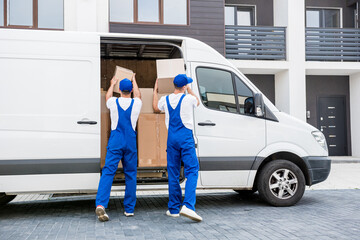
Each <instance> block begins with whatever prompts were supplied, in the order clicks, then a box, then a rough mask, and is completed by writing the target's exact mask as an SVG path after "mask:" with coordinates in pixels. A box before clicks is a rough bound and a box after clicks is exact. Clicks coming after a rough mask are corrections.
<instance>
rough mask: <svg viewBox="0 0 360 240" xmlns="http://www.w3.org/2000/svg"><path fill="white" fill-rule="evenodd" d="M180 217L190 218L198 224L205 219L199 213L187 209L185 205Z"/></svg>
mask: <svg viewBox="0 0 360 240" xmlns="http://www.w3.org/2000/svg"><path fill="white" fill-rule="evenodd" d="M180 215H181V216H184V217H187V218H190V219H191V220H194V221H196V222H201V221H202V220H203V219H202V217H200V216H199V215H197V213H196V212H195V211H193V210H191V209H189V208H187V207H186V206H185V205H184V206H183V207H182V208H181V211H180Z"/></svg>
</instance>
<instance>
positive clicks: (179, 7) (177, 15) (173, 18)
mask: <svg viewBox="0 0 360 240" xmlns="http://www.w3.org/2000/svg"><path fill="white" fill-rule="evenodd" d="M163 1H164V24H182V25H186V24H187V0H183V1H178V0H176V1H175V0H163Z"/></svg>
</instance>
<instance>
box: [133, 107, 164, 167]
mask: <svg viewBox="0 0 360 240" xmlns="http://www.w3.org/2000/svg"><path fill="white" fill-rule="evenodd" d="M137 127H138V134H137V136H138V162H139V164H138V166H139V167H153V166H157V165H159V163H158V128H157V114H153V113H151V114H140V116H139V119H138V124H137Z"/></svg>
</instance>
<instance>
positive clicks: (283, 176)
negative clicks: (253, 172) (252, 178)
mask: <svg viewBox="0 0 360 240" xmlns="http://www.w3.org/2000/svg"><path fill="white" fill-rule="evenodd" d="M259 174H260V175H259V178H258V190H259V194H260V197H261V198H262V199H264V200H265V201H266V202H268V203H269V204H271V205H273V206H276V207H287V206H292V205H294V204H296V203H297V202H298V201H299V200H300V199H301V198H302V196H303V195H304V191H305V177H304V174H303V173H302V171H301V169H300V168H299V167H298V166H297V165H295V164H294V163H292V162H290V161H287V160H275V161H271V162H269V163H268V164H266V165H265V166H264V167H263V168H262V169H261V171H260V173H259Z"/></svg>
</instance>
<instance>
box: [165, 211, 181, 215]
mask: <svg viewBox="0 0 360 240" xmlns="http://www.w3.org/2000/svg"><path fill="white" fill-rule="evenodd" d="M166 215H167V216H169V217H180V214H178V213H171V212H170V211H169V210H167V211H166Z"/></svg>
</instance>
